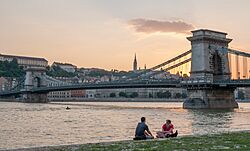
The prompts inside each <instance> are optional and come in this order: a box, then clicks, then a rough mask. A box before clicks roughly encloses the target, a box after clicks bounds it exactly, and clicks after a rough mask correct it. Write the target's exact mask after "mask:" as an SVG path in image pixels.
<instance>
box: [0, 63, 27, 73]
mask: <svg viewBox="0 0 250 151" xmlns="http://www.w3.org/2000/svg"><path fill="white" fill-rule="evenodd" d="M24 75H25V71H24V70H23V67H21V66H19V65H18V63H17V59H13V60H12V61H10V62H9V61H0V76H2V77H22V76H24Z"/></svg>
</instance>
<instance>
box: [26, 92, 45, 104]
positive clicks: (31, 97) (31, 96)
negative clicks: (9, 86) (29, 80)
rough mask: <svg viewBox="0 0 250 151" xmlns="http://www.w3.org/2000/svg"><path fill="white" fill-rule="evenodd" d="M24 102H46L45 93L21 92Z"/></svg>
mask: <svg viewBox="0 0 250 151" xmlns="http://www.w3.org/2000/svg"><path fill="white" fill-rule="evenodd" d="M23 102H24V103H48V99H47V93H25V94H23Z"/></svg>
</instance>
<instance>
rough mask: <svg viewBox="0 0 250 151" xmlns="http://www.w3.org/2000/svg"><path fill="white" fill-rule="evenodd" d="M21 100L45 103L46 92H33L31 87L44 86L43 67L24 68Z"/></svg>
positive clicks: (45, 84)
mask: <svg viewBox="0 0 250 151" xmlns="http://www.w3.org/2000/svg"><path fill="white" fill-rule="evenodd" d="M25 71H26V75H25V81H24V90H23V100H24V102H26V103H46V102H48V99H47V93H39V94H38V93H33V92H32V89H34V88H39V87H46V86H47V82H46V80H45V78H44V77H45V74H46V73H45V68H44V67H29V68H27V69H26V70H25Z"/></svg>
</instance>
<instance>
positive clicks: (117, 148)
mask: <svg viewBox="0 0 250 151" xmlns="http://www.w3.org/2000/svg"><path fill="white" fill-rule="evenodd" d="M99 150H100V151H106V150H107V151H109V150H110V151H111V150H112V151H113V150H114V151H121V150H127V151H130V150H131V151H132V150H148V151H150V150H156V151H157V150H228V151H230V150H232V151H233V150H250V131H246V132H231V133H223V134H214V135H204V136H182V137H177V138H168V139H154V140H146V141H132V140H129V141H119V142H107V143H95V144H82V145H67V146H66V145H65V146H54V147H40V148H28V149H17V150H12V151H99ZM9 151H10V150H9Z"/></svg>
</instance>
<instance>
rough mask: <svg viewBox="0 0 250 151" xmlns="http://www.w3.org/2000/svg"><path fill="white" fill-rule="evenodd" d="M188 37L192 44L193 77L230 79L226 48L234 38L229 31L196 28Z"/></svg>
mask: <svg viewBox="0 0 250 151" xmlns="http://www.w3.org/2000/svg"><path fill="white" fill-rule="evenodd" d="M192 33H193V36H192V37H188V38H187V39H188V40H189V41H190V42H191V45H192V65H191V78H194V79H207V80H211V81H216V80H227V79H230V77H231V73H230V69H229V61H228V53H227V51H223V50H226V48H228V44H229V43H230V42H231V41H232V39H228V38H226V35H227V33H222V32H217V31H211V30H196V31H192Z"/></svg>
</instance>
